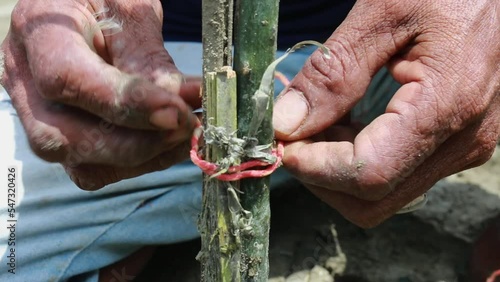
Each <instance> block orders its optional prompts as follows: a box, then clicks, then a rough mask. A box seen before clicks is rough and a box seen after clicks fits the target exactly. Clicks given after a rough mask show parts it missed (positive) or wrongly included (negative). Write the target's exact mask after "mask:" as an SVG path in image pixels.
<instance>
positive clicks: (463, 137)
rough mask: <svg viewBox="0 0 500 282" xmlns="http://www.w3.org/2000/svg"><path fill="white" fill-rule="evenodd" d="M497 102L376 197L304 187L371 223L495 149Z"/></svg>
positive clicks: (499, 116)
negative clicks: (480, 118)
mask: <svg viewBox="0 0 500 282" xmlns="http://www.w3.org/2000/svg"><path fill="white" fill-rule="evenodd" d="M499 100H500V99H499ZM496 105H497V106H495V107H492V109H490V111H489V112H488V114H487V115H488V117H487V118H485V119H483V120H481V121H478V122H476V123H474V124H472V125H471V126H469V127H468V128H467V129H466V130H464V131H462V132H460V133H459V134H456V135H454V136H452V137H451V138H449V139H448V140H447V141H446V142H445V143H444V144H443V146H441V147H440V148H439V149H438V150H437V151H436V153H435V154H434V155H432V156H431V157H429V158H428V159H427V160H426V161H425V162H424V163H422V164H421V165H420V166H418V167H417V168H416V170H415V171H414V173H413V174H412V175H411V176H409V177H407V179H406V180H405V182H404V183H401V184H400V185H398V186H397V187H396V189H394V190H393V191H392V192H390V193H389V194H388V195H387V196H386V197H384V198H382V199H380V200H378V201H367V200H362V199H359V198H357V197H354V196H352V195H349V194H347V193H344V192H339V191H332V190H330V189H325V188H324V187H321V186H317V185H310V184H306V187H307V188H309V189H310V190H311V192H313V193H314V194H315V195H316V196H318V197H319V198H321V199H322V200H323V201H325V202H326V203H328V204H329V205H330V206H332V207H333V208H335V209H337V210H338V211H339V212H340V213H341V214H342V215H343V216H344V217H346V218H347V219H348V220H350V221H351V222H353V223H355V224H357V225H359V226H361V227H364V228H371V227H374V226H376V225H378V224H380V223H381V222H383V221H384V220H386V219H387V218H389V217H390V216H392V215H393V214H395V213H396V212H397V211H399V210H400V209H401V208H402V207H403V206H405V205H406V204H408V203H409V202H411V201H412V200H413V199H415V198H417V197H418V196H420V195H422V194H423V193H425V192H427V191H428V190H429V189H430V188H431V187H432V186H433V185H434V184H435V183H436V182H437V180H438V179H441V178H443V177H446V176H448V175H451V174H453V173H456V172H459V171H461V170H463V169H466V168H471V167H475V166H479V165H481V164H483V163H484V162H486V161H487V160H488V159H489V158H490V157H491V155H492V153H493V152H494V150H495V147H496V142H497V139H498V136H499V135H500V126H499V124H500V123H499V122H500V114H498V103H497V104H496ZM494 109H497V110H494ZM457 148H460V150H457ZM437 167H444V168H446V169H445V170H443V169H436V168H437Z"/></svg>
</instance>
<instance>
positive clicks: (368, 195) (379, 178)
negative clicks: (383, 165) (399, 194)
mask: <svg viewBox="0 0 500 282" xmlns="http://www.w3.org/2000/svg"><path fill="white" fill-rule="evenodd" d="M391 178H392V177H391V176H389V175H387V174H386V173H384V172H380V171H376V170H373V169H372V170H363V172H362V173H361V174H358V177H357V179H356V182H357V183H356V184H357V185H356V186H355V187H356V188H357V189H356V190H355V195H354V196H355V197H357V198H359V199H361V200H366V201H379V200H382V199H383V198H384V197H385V196H387V195H388V194H389V193H390V192H391V191H393V189H394V182H395V181H394V180H392V179H391Z"/></svg>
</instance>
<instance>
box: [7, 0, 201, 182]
mask: <svg viewBox="0 0 500 282" xmlns="http://www.w3.org/2000/svg"><path fill="white" fill-rule="evenodd" d="M103 2H106V3H107V6H102V5H101V4H102V3H103ZM162 16H163V15H162V8H161V4H160V1H155V0H135V1H125V0H119V1H76V0H74V1H67V0H60V1H30V0H20V1H19V2H18V4H17V6H16V8H15V10H14V12H13V14H12V24H11V29H10V32H9V34H8V36H7V38H6V39H5V41H4V42H3V43H2V45H1V51H2V52H3V53H4V54H5V73H4V75H3V76H2V79H1V81H0V82H1V84H2V85H3V86H4V87H5V88H6V90H7V92H8V93H9V95H10V96H11V99H12V102H13V105H14V107H15V109H16V111H17V113H18V115H19V117H20V119H21V122H22V124H23V126H24V128H25V130H26V133H27V135H28V138H29V142H30V145H31V147H32V149H33V150H34V152H35V153H36V154H37V155H38V156H40V157H41V158H43V159H45V160H47V161H51V162H60V163H62V164H63V165H64V167H65V168H66V171H67V173H68V174H69V175H70V177H71V179H72V180H73V181H74V182H75V183H76V184H77V185H78V186H79V187H81V188H83V189H89V190H94V189H98V188H101V187H103V186H104V185H107V184H109V183H113V182H116V181H119V180H121V179H124V178H130V177H134V176H138V175H141V174H144V173H148V172H151V171H156V170H161V169H165V168H167V167H169V166H171V165H173V164H175V163H177V162H179V161H181V160H183V159H185V158H187V157H188V151H189V144H188V143H189V142H188V139H189V137H190V135H191V132H192V129H193V127H194V124H195V122H196V117H195V116H194V115H193V114H192V113H191V108H190V106H189V105H188V104H187V103H186V101H188V103H189V104H191V106H196V103H197V100H198V98H197V97H198V95H199V82H197V81H191V82H190V81H188V82H186V81H184V80H183V77H182V75H181V74H180V73H179V71H178V70H177V68H176V67H175V65H174V63H173V61H172V59H171V58H170V56H169V55H168V53H167V52H166V51H165V50H164V47H163V40H162V36H161V26H162ZM120 26H121V29H120ZM119 29H120V30H119Z"/></svg>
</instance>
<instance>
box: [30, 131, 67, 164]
mask: <svg viewBox="0 0 500 282" xmlns="http://www.w3.org/2000/svg"><path fill="white" fill-rule="evenodd" d="M28 141H29V144H30V147H31V149H32V151H33V152H34V153H35V154H36V155H37V156H38V157H40V158H41V159H43V160H45V161H48V162H61V161H62V160H64V158H65V157H64V156H65V152H66V150H65V147H66V144H65V143H66V142H65V140H64V138H63V137H62V136H61V135H60V133H59V132H57V130H54V129H53V128H48V127H46V126H42V125H37V126H36V127H35V128H34V129H32V130H30V131H28Z"/></svg>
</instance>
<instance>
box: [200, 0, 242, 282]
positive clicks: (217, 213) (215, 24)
mask: <svg viewBox="0 0 500 282" xmlns="http://www.w3.org/2000/svg"><path fill="white" fill-rule="evenodd" d="M202 5H203V8H202V9H203V16H202V17H203V19H202V22H203V32H202V33H203V95H202V96H203V108H204V109H206V111H205V112H204V119H203V120H204V122H205V126H206V125H207V124H206V123H207V122H210V124H212V125H214V126H222V127H225V128H226V129H227V130H228V131H235V130H236V129H237V128H236V125H237V123H236V75H235V73H234V71H233V70H232V69H231V67H229V66H231V64H232V62H231V45H232V25H233V21H232V14H233V2H232V0H218V1H209V0H203V2H202ZM205 156H206V159H207V160H209V161H211V162H216V161H217V160H219V158H222V157H223V152H221V151H220V150H218V149H217V148H212V147H211V146H208V147H207V148H206V151H205ZM228 185H233V186H234V185H237V184H234V183H233V184H230V183H227V182H222V181H218V180H216V179H210V178H209V177H208V176H205V177H204V181H203V197H202V211H201V214H200V218H199V223H198V228H199V231H200V235H201V243H202V247H201V251H200V253H199V255H198V259H199V260H200V262H201V275H202V276H201V280H202V281H208V282H220V281H227V282H233V281H240V271H239V269H240V247H239V242H238V241H237V238H236V237H235V236H234V235H233V234H234V226H233V223H234V222H233V217H232V214H231V212H230V210H229V205H228V196H227V195H228V187H229V186H228Z"/></svg>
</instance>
